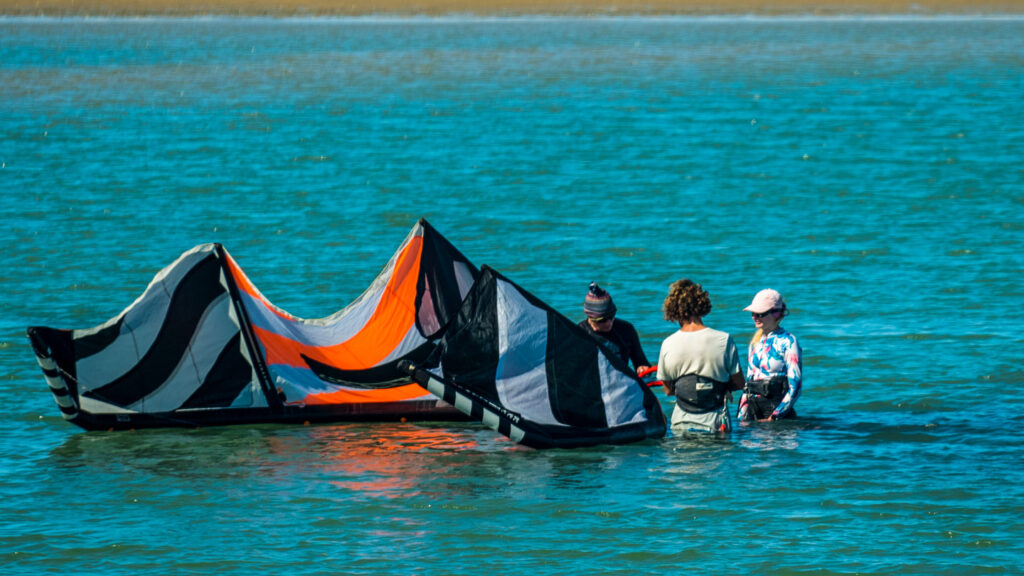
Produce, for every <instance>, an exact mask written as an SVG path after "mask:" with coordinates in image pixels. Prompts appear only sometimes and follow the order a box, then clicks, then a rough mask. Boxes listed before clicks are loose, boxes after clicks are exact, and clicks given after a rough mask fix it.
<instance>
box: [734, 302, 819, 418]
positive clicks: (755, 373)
mask: <svg viewBox="0 0 1024 576" xmlns="http://www.w3.org/2000/svg"><path fill="white" fill-rule="evenodd" d="M744 310H747V311H749V312H750V316H751V317H752V318H753V320H754V326H756V327H757V332H755V333H754V338H753V339H752V340H751V341H750V349H749V351H748V352H747V382H746V385H745V386H744V388H743V396H742V397H740V408H739V413H738V414H737V418H739V420H740V421H744V420H746V421H752V420H757V421H761V422H763V421H767V420H780V419H782V418H795V417H796V412H795V411H794V410H793V406H794V405H795V404H796V401H797V399H799V398H800V391H801V389H802V387H803V383H802V379H803V366H802V364H801V360H800V344H799V343H798V342H797V341H796V336H793V335H792V334H790V333H789V332H787V331H786V329H785V328H783V327H782V326H779V323H780V322H781V321H782V318H783V317H785V316H786V315H787V314H788V313H789V311H788V310H787V309H786V302H785V301H783V299H782V295H781V294H779V293H778V292H777V291H775V290H772V289H770V288H768V289H765V290H761V291H760V292H758V293H757V294H756V295H754V301H753V302H751V303H750V306H747V307H746V308H744Z"/></svg>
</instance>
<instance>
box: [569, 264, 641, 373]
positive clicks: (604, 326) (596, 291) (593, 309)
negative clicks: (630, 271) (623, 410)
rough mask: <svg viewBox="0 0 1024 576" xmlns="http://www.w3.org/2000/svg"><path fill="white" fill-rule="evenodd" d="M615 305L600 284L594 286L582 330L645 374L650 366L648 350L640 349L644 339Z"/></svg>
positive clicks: (584, 307)
mask: <svg viewBox="0 0 1024 576" xmlns="http://www.w3.org/2000/svg"><path fill="white" fill-rule="evenodd" d="M615 312H616V308H615V302H614V301H612V295H611V294H609V293H608V291H607V290H605V289H603V288H601V287H600V286H598V285H597V282H591V283H590V289H589V290H588V291H587V295H586V296H585V297H584V298H583V313H584V314H586V315H587V319H586V320H582V321H581V322H580V324H579V325H580V328H583V329H584V330H586V331H587V332H588V333H589V334H591V335H592V336H594V337H595V338H596V339H597V340H598V342H600V343H601V344H602V345H604V347H605V349H606V350H608V351H609V352H611V353H613V354H615V355H617V356H619V357H620V358H622V359H623V360H624V361H626V363H627V364H628V363H629V362H630V361H632V362H633V368H634V369H635V370H636V371H637V372H642V371H644V370H646V369H647V368H648V367H650V365H651V363H650V362H648V361H647V356H645V355H644V349H643V347H641V346H640V336H639V335H638V334H637V332H636V328H634V327H633V325H632V324H630V323H629V322H626V321H625V320H621V319H618V318H616V317H615Z"/></svg>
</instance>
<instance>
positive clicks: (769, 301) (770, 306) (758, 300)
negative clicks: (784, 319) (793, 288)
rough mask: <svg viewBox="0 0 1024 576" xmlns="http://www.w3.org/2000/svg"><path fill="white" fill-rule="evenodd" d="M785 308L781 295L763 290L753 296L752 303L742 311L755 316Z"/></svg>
mask: <svg viewBox="0 0 1024 576" xmlns="http://www.w3.org/2000/svg"><path fill="white" fill-rule="evenodd" d="M785 307H786V303H785V302H784V301H783V300H782V294H779V291H778V290H772V289H771V288H765V289H764V290H761V291H760V292H758V293H757V294H754V300H753V302H751V303H750V306H747V307H746V308H744V310H746V311H747V312H753V313H755V314H763V313H765V312H767V311H769V310H782V309H783V308H785Z"/></svg>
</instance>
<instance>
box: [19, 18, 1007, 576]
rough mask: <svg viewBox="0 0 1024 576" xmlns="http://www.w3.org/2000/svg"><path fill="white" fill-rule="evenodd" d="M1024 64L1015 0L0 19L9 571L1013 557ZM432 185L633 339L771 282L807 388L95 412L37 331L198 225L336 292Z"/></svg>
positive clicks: (177, 247) (239, 255) (528, 268)
mask: <svg viewBox="0 0 1024 576" xmlns="http://www.w3.org/2000/svg"><path fill="white" fill-rule="evenodd" d="M1022 94H1024V20H1022V19H1018V18H1002V19H999V18H989V19H984V18H977V19H972V18H944V17H939V18H877V19H876V18H864V19H818V18H810V17H809V18H791V19H764V18H707V19H699V18H698V19H687V18H681V19H671V18H670V19H643V18H637V19H630V18H609V19H603V18H589V19H560V18H554V19H546V18H535V19H511V20H507V19H470V18H447V19H438V20H431V19H409V20H403V19H387V18H379V19H363V20H344V19H341V20H332V19H323V20H318V19H284V20H277V19H261V18H253V19H221V18H209V19H184V20H173V19H171V20H164V19H139V20H132V19H127V20H119V19H113V20H108V19H10V18H8V19H0V190H2V194H3V201H2V202H0V218H2V222H3V224H4V225H3V226H2V227H0V246H2V250H0V378H2V381H0V382H2V384H0V419H2V421H3V423H4V425H3V431H2V432H0V435H2V439H3V440H2V442H0V496H2V498H0V544H2V562H0V573H10V574H32V573H52V572H71V571H75V572H85V573H90V574H102V575H106V574H153V575H163V574H239V575H243V574H246V575H247V574H253V573H258V572H266V571H272V572H274V573H284V574H379V573H394V574H405V573H414V574H425V575H427V574H429V575H442V574H444V575H450V574H477V573H481V572H485V573H493V574H507V573H529V574H565V573H590V572H603V573H614V574H637V573H649V574H665V573H670V572H682V573H693V572H700V573H714V574H742V573H747V574H923V575H924V574H927V575H934V574H951V575H954V574H955V575H961V574H1021V573H1024V569H1022V568H1021V566H1022V564H1024V562H1022V561H1024V548H1022V545H1021V543H1022V541H1024V520H1022V518H1024V504H1022V502H1024V500H1022V497H1024V488H1022V487H1021V486H1022V484H1024V472H1022V469H1021V464H1022V463H1024V450H1022V448H1024V440H1022V436H1021V433H1020V430H1021V426H1022V424H1024V416H1022V414H1024V411H1022V408H1024V407H1022V404H1024V402H1022V400H1021V394H1020V391H1019V390H1018V389H1017V387H1018V386H1021V385H1022V384H1024V368H1022V364H1024V362H1022V361H1024V352H1022V350H1024V336H1022V334H1024V332H1022V321H1024V312H1022V306H1021V304H1022V302H1024V287H1022V285H1021V280H1022V278H1024V274H1022V272H1024V256H1022V255H1021V253H1022V252H1024V250H1022V247H1024V216H1022V211H1024V168H1022V166H1024V162H1022V158H1024V111H1022V110H1024V108H1022V106H1021V103H1020V97H1021V95H1022ZM419 217H425V218H427V219H428V220H430V221H431V223H432V224H434V225H435V226H436V227H437V228H438V229H439V230H440V231H441V232H442V233H443V234H445V235H446V236H447V237H448V238H449V239H450V240H452V242H453V243H455V245H456V246H458V247H459V248H460V249H461V250H462V251H463V252H464V253H465V254H466V255H467V256H468V257H469V258H470V259H472V260H473V261H474V262H475V263H477V264H478V265H479V264H485V263H486V264H490V265H492V266H494V267H495V268H497V269H498V270H500V271H502V272H503V273H505V274H507V275H508V276H509V277H511V278H512V279H513V280H515V281H517V282H518V283H519V284H521V285H522V286H524V287H525V288H526V289H528V290H530V291H532V292H534V293H535V294H537V295H538V296H540V297H541V298H542V299H544V300H545V301H547V302H549V303H550V304H552V305H553V306H555V307H556V308H558V309H560V310H562V311H563V312H565V313H566V314H568V315H570V316H572V317H574V318H576V317H579V316H580V312H581V310H580V309H581V304H582V300H583V295H584V293H585V292H586V286H587V284H588V283H589V282H590V281H591V280H598V281H599V282H601V283H602V284H603V285H605V286H606V287H607V288H608V289H609V290H610V291H611V292H612V294H613V296H614V297H615V300H616V303H617V304H618V307H619V309H620V316H621V317H623V318H626V319H628V320H630V321H632V322H633V323H634V324H636V326H637V327H638V329H639V331H640V333H641V337H642V341H643V344H644V347H645V350H646V352H647V354H648V355H649V356H652V357H656V356H657V352H658V346H659V344H660V341H661V339H662V338H664V337H665V336H667V335H668V334H669V333H670V332H671V330H672V326H671V325H670V324H668V323H667V322H665V321H664V320H662V319H661V312H660V306H661V301H662V299H663V298H664V295H665V293H666V290H667V286H668V284H669V283H670V282H671V281H673V280H675V279H677V278H680V277H684V276H685V277H690V278H693V279H695V280H697V281H699V282H702V283H703V284H704V286H705V287H706V288H707V289H708V290H709V291H710V292H711V293H712V297H713V304H714V310H713V312H712V314H711V315H710V316H709V317H708V318H707V320H708V322H709V324H711V325H712V326H715V327H717V328H719V329H723V330H727V331H729V332H730V333H732V334H733V335H734V336H735V338H736V340H737V342H738V343H740V344H741V345H742V344H743V343H745V341H746V340H747V339H748V338H749V336H750V333H751V330H752V327H751V325H750V318H749V315H746V314H744V313H743V312H742V308H743V306H745V305H746V304H747V303H748V302H749V300H750V298H751V296H752V295H753V293H754V292H756V291H757V290H758V289H760V288H763V287H766V286H771V287H775V288H777V289H779V290H781V291H782V292H783V294H784V295H785V296H786V298H787V300H788V302H789V303H790V306H791V308H792V309H793V311H794V313H793V315H792V316H790V317H789V318H787V319H786V321H785V323H784V324H785V325H786V326H787V327H788V328H789V329H790V330H791V331H792V332H794V333H795V334H796V335H797V336H798V337H799V338H800V339H801V342H802V344H803V348H804V354H805V357H804V369H805V377H806V380H805V392H804V396H803V398H802V399H801V401H800V403H799V405H798V408H799V413H800V415H801V419H800V420H798V421H795V422H785V423H776V424H774V425H770V426H767V425H766V426H753V427H746V428H740V429H738V430H737V431H736V432H735V433H733V434H732V435H731V436H730V437H729V438H726V439H709V438H689V437H673V436H669V437H668V438H665V439H663V440H660V441H650V442H645V443H640V444H633V445H628V446H619V447H600V448H593V449H584V450H575V451H543V452H539V451H532V450H529V449H524V448H520V447H516V446H515V445H513V444H511V443H510V442H509V441H507V440H505V439H503V438H501V437H497V436H496V435H495V434H494V433H492V432H491V431H490V430H487V429H484V428H483V427H482V426H478V425H474V424H469V423H437V424H412V423H406V424H401V423H388V424H380V425H367V424H339V425H331V426H311V427H302V426H296V427H291V426H247V427H232V428H222V429H202V430H185V431H182V430H147V431H138V432H130V433H85V432H82V431H80V430H78V429H77V428H75V427H74V426H72V425H70V424H67V423H66V422H64V421H63V420H62V419H61V418H60V415H59V412H58V411H57V408H56V406H55V404H54V402H53V400H52V398H51V396H50V394H49V393H48V392H47V389H46V385H45V383H44V381H43V379H42V377H41V373H40V371H39V369H38V368H37V367H36V365H35V362H34V359H33V357H32V354H31V352H30V350H29V347H28V345H27V340H26V338H25V336H24V328H25V327H26V326H27V325H30V324H46V325H51V326H58V327H69V328H79V327H88V326H92V325H95V324H99V323H101V322H103V321H105V320H106V319H107V318H109V317H111V316H114V315H115V314H117V313H118V312H119V311H120V310H121V309H123V308H124V307H126V306H127V305H128V304H130V303H131V302H132V300H134V298H135V297H136V296H138V295H139V294H140V293H141V292H142V290H143V289H144V288H145V286H146V284H147V283H148V282H149V280H150V279H151V278H152V276H153V274H155V273H156V271H157V270H159V269H160V268H161V267H163V266H164V265H166V264H168V263H170V262H171V261H172V260H174V259H175V258H176V257H177V256H178V254H180V253H181V252H183V251H185V250H187V249H188V248H190V247H192V246H193V245H195V244H198V243H201V242H208V241H218V242H222V243H223V244H224V245H225V246H227V248H228V249H229V250H230V251H231V253H232V254H233V255H234V257H235V258H236V260H237V261H238V262H239V263H240V264H241V266H242V267H243V269H244V270H245V271H246V272H247V273H248V274H249V276H250V278H251V279H252V280H253V281H254V282H255V283H256V285H257V286H258V287H259V288H260V289H261V290H262V291H263V292H264V294H265V295H266V296H267V297H268V298H270V299H271V300H272V301H273V302H275V303H276V304H278V305H280V306H281V307H283V308H285V309H286V310H288V311H290V312H293V313H295V314H298V315H300V316H305V317H320V316H325V315H327V314H329V313H331V312H333V311H335V310H337V309H339V308H341V307H343V306H344V305H345V304H347V303H348V302H350V301H351V300H352V299H354V298H355V297H356V296H358V295H359V294H360V293H361V291H362V290H363V289H364V288H365V287H366V286H367V285H368V284H369V282H370V281H371V280H372V278H373V277H374V276H375V275H376V273H377V272H378V271H379V269H380V268H381V267H382V266H383V265H384V263H385V262H386V260H387V258H388V257H389V256H390V255H391V253H392V252H393V251H394V250H395V248H396V247H397V246H398V244H399V243H400V242H401V240H402V239H403V238H404V236H405V234H406V232H407V231H408V230H409V228H411V227H412V225H413V223H414V222H415V221H416V219H417V218H419ZM670 407H671V406H670V404H669V403H668V402H667V401H666V403H665V409H666V412H668V410H669V409H670Z"/></svg>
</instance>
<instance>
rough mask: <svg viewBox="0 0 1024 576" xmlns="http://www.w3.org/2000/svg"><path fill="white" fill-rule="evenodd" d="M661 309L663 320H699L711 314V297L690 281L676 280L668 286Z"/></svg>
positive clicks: (698, 285)
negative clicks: (663, 315)
mask: <svg viewBox="0 0 1024 576" xmlns="http://www.w3.org/2000/svg"><path fill="white" fill-rule="evenodd" d="M663 309H664V310H665V320H671V321H673V322H682V321H683V320H686V319H687V318H701V317H703V316H707V315H708V314H709V313H710V312H711V295H710V294H708V293H707V291H706V290H704V288H703V287H702V286H701V285H700V284H697V283H695V282H693V281H692V280H689V279H687V278H683V279H682V280H676V281H675V282H673V283H672V285H671V286H669V289H668V296H667V297H666V298H665V304H664V306H663Z"/></svg>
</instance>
